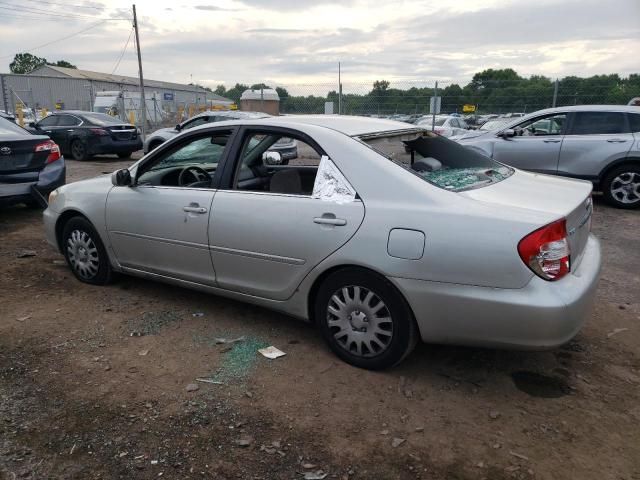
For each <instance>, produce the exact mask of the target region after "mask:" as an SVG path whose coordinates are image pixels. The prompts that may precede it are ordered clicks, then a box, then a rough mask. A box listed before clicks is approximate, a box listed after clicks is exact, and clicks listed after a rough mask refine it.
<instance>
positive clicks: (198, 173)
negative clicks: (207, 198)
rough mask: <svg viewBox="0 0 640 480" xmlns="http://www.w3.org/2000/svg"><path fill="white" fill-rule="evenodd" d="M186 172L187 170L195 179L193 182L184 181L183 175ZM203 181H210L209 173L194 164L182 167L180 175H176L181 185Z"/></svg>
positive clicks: (184, 175)
mask: <svg viewBox="0 0 640 480" xmlns="http://www.w3.org/2000/svg"><path fill="white" fill-rule="evenodd" d="M187 172H189V174H190V175H191V176H192V177H193V179H194V180H195V181H194V182H189V183H186V181H185V180H186V178H185V177H186V174H187ZM204 181H206V182H208V183H211V175H209V172H207V171H206V170H205V169H204V168H201V167H197V166H195V165H188V166H186V167H184V168H183V169H182V170H181V171H180V175H178V185H179V186H181V187H185V186H187V185H191V184H192V183H200V182H204Z"/></svg>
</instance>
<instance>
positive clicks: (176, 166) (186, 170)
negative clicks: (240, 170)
mask: <svg viewBox="0 0 640 480" xmlns="http://www.w3.org/2000/svg"><path fill="white" fill-rule="evenodd" d="M230 138H231V132H217V133H215V134H211V135H207V136H204V137H198V138H196V139H191V140H189V141H187V142H186V143H184V144H180V145H177V146H176V147H175V148H174V149H172V150H170V151H168V152H166V153H163V154H162V155H161V156H160V157H158V159H157V160H156V161H154V162H153V163H151V164H150V165H145V167H144V171H143V172H142V173H141V174H140V175H139V176H138V180H137V183H138V184H139V185H158V186H160V185H161V186H174V187H191V188H207V187H210V186H211V181H212V179H213V175H214V174H215V172H216V169H217V167H218V162H219V161H220V160H221V159H222V155H223V153H224V151H225V149H226V147H227V143H228V141H229V139H230Z"/></svg>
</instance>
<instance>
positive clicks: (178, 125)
mask: <svg viewBox="0 0 640 480" xmlns="http://www.w3.org/2000/svg"><path fill="white" fill-rule="evenodd" d="M180 130H182V125H180V124H177V125H176V132H179V131H180Z"/></svg>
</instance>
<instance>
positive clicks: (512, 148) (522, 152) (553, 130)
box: [493, 113, 566, 174]
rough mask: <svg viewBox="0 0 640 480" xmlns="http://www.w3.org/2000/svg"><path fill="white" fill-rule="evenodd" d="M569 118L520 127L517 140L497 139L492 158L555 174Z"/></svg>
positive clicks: (562, 116)
mask: <svg viewBox="0 0 640 480" xmlns="http://www.w3.org/2000/svg"><path fill="white" fill-rule="evenodd" d="M565 124H566V114H565V113H559V114H553V115H545V116H541V117H536V118H533V119H530V120H527V121H525V122H522V123H521V124H519V125H517V126H516V127H515V128H514V130H515V132H516V136H515V137H507V138H497V139H496V142H495V146H494V151H493V158H494V160H497V161H498V162H502V163H506V164H507V165H511V166H514V167H516V168H521V169H523V170H529V171H532V172H540V173H548V174H556V173H557V172H558V159H559V157H560V148H561V146H562V140H563V133H564V128H565Z"/></svg>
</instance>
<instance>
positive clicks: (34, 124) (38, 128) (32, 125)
mask: <svg viewBox="0 0 640 480" xmlns="http://www.w3.org/2000/svg"><path fill="white" fill-rule="evenodd" d="M27 125H28V126H29V127H31V128H35V129H37V130H40V127H38V124H37V123H36V122H29V123H27Z"/></svg>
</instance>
